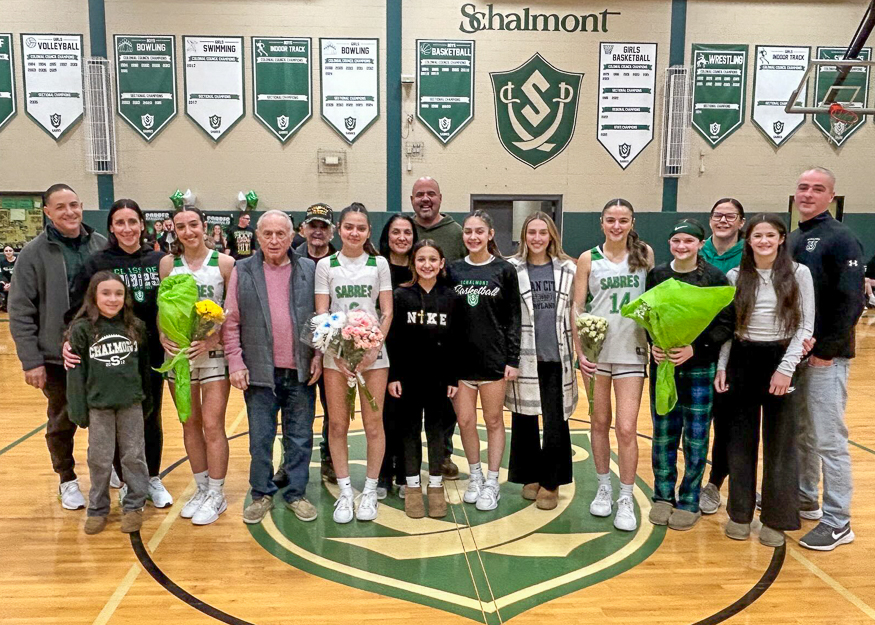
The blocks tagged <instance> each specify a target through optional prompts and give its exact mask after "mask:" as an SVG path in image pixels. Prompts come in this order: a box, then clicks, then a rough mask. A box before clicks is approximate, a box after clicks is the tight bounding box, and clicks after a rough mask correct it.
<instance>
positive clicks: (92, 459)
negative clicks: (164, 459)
mask: <svg viewBox="0 0 875 625" xmlns="http://www.w3.org/2000/svg"><path fill="white" fill-rule="evenodd" d="M88 418H89V421H90V422H89V424H88V470H89V471H90V472H91V491H90V492H89V493H88V516H106V515H108V514H109V503H110V499H109V478H110V475H111V473H112V459H113V456H114V455H115V445H116V439H118V448H119V454H120V456H121V461H122V470H123V472H124V476H125V484H127V487H128V494H127V495H125V500H124V505H123V508H124V510H125V512H129V511H131V510H139V509H141V508H142V507H143V506H145V505H146V494H147V493H148V491H149V470H148V469H147V468H146V452H145V444H144V442H143V407H142V405H140V404H136V405H134V406H129V407H127V408H122V409H121V410H101V409H97V408H91V409H90V410H89V411H88Z"/></svg>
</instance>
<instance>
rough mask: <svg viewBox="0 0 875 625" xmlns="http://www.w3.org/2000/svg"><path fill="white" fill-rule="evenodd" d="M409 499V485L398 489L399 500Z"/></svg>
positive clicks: (403, 485)
mask: <svg viewBox="0 0 875 625" xmlns="http://www.w3.org/2000/svg"><path fill="white" fill-rule="evenodd" d="M405 497H407V484H402V485H401V486H399V487H398V499H404V498H405Z"/></svg>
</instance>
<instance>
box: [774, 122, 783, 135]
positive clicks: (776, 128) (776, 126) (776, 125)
mask: <svg viewBox="0 0 875 625" xmlns="http://www.w3.org/2000/svg"><path fill="white" fill-rule="evenodd" d="M772 129H773V130H774V131H775V134H776V135H781V134H784V122H775V123H774V124H772Z"/></svg>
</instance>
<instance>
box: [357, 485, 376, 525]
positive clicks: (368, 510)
mask: <svg viewBox="0 0 875 625" xmlns="http://www.w3.org/2000/svg"><path fill="white" fill-rule="evenodd" d="M378 505H379V504H377V491H374V490H372V491H370V492H368V493H362V494H361V496H360V498H359V507H358V509H357V510H356V511H355V518H356V520H358V521H373V520H374V519H376V518H377V506H378Z"/></svg>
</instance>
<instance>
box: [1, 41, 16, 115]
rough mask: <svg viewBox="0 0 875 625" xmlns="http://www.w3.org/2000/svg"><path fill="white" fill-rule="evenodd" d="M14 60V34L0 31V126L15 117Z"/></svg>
mask: <svg viewBox="0 0 875 625" xmlns="http://www.w3.org/2000/svg"><path fill="white" fill-rule="evenodd" d="M12 62H13V61H12V34H11V33H0V128H3V126H5V125H6V122H8V121H9V120H10V119H12V118H13V117H15V70H14V69H13V67H12Z"/></svg>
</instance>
